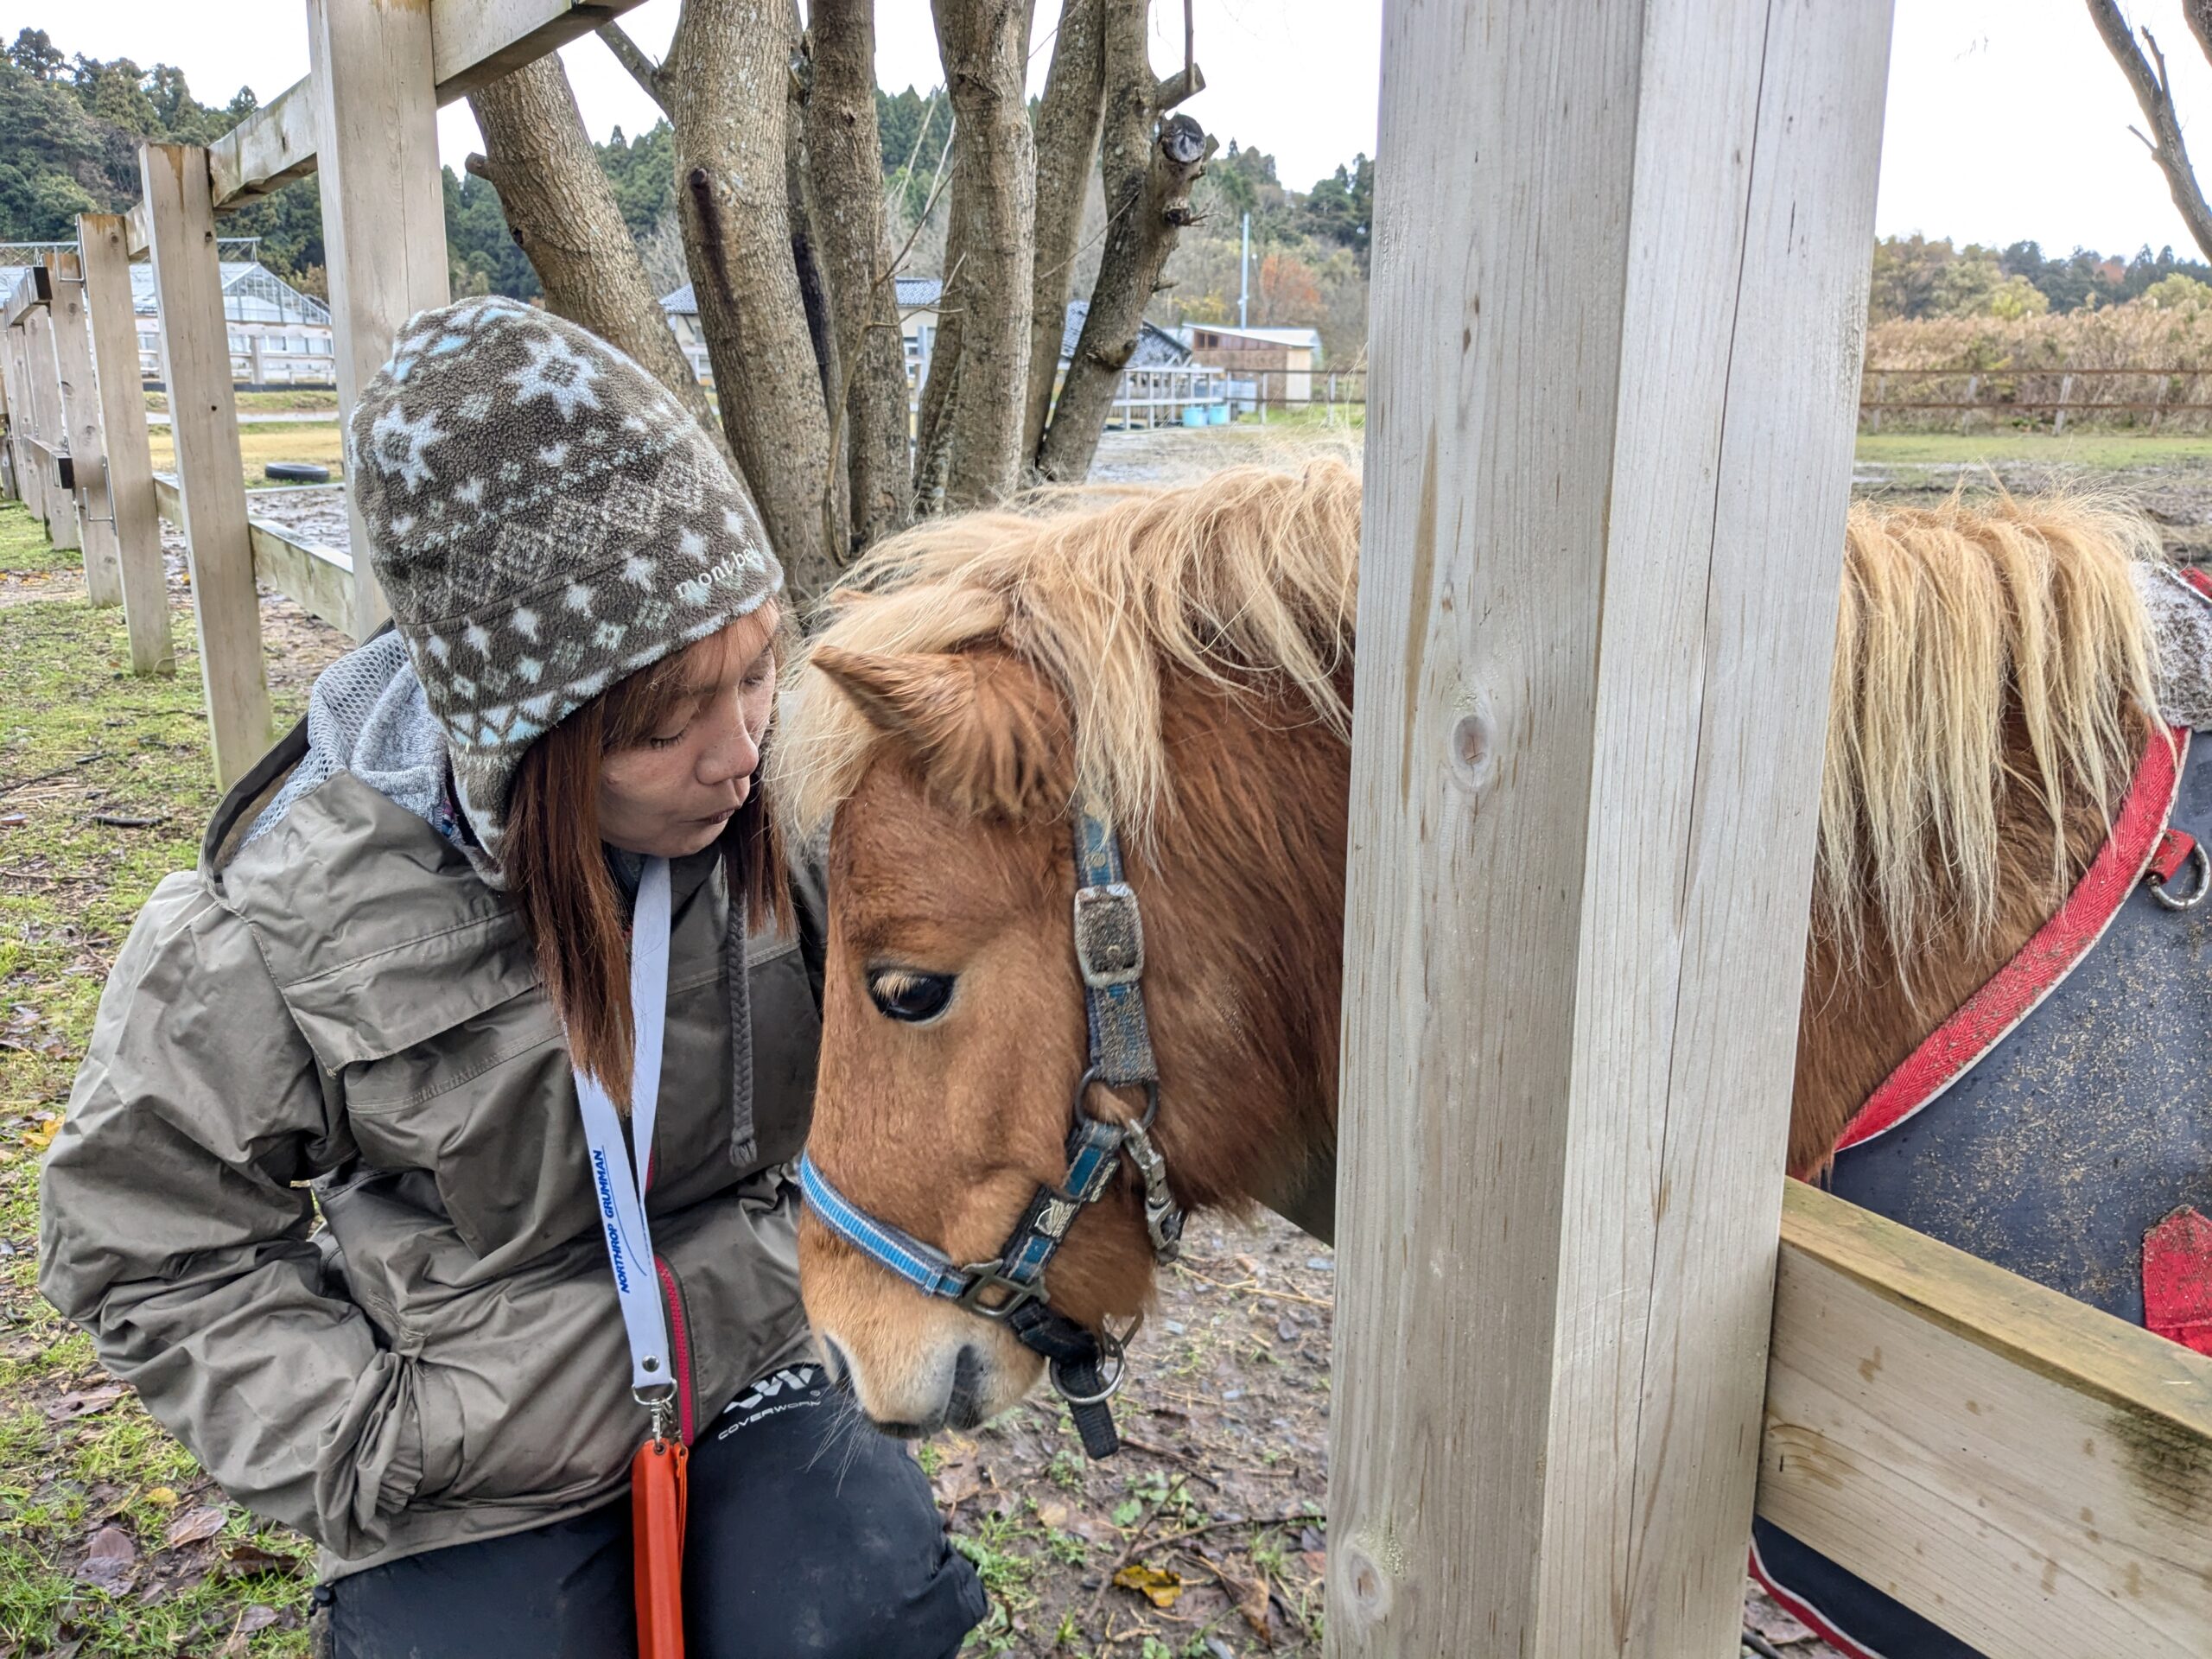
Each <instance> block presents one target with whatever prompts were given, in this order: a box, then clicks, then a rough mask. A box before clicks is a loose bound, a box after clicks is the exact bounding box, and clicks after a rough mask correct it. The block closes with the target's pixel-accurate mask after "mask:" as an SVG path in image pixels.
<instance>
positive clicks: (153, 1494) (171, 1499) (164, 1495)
mask: <svg viewBox="0 0 2212 1659" xmlns="http://www.w3.org/2000/svg"><path fill="white" fill-rule="evenodd" d="M146 1501H147V1502H148V1503H151V1504H152V1505H154V1507H155V1508H156V1509H161V1510H173V1509H175V1508H176V1492H175V1490H174V1489H173V1488H171V1487H168V1486H156V1487H152V1488H150V1489H149V1491H147V1493H146Z"/></svg>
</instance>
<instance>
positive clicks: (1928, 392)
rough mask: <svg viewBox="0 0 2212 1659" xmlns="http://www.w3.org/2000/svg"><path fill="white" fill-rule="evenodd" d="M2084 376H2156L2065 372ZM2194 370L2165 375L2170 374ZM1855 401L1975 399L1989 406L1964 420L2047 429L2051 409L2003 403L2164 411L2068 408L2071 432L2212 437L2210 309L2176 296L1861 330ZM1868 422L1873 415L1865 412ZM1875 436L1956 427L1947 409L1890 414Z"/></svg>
mask: <svg viewBox="0 0 2212 1659" xmlns="http://www.w3.org/2000/svg"><path fill="white" fill-rule="evenodd" d="M1891 369H1941V370H1943V371H1945V372H1944V373H1942V374H1941V375H1910V376H1904V377H1899V376H1895V375H1891V376H1889V377H1887V378H1885V375H1884V371H1885V370H1891ZM2082 369H2142V370H2149V371H2165V372H2148V373H2142V374H2097V375H2078V374H2077V375H2075V378H2074V380H2073V383H2072V385H2070V386H2069V385H2067V384H2066V381H2067V377H2068V376H2069V373H2072V372H2074V371H2077V370H2082ZM2177 370H2180V371H2192V370H2193V371H2197V372H2193V373H2189V372H2180V373H2177V372H2174V371H2177ZM1864 396H1866V397H1867V398H1868V399H1870V400H1872V401H1873V402H1877V403H1880V402H1888V401H1899V402H1912V401H1929V402H1954V401H1958V402H1963V401H1968V400H1980V401H1984V402H1988V403H1991V404H1994V405H1998V407H1995V408H1994V409H1993V410H1992V412H1991V413H1989V414H1979V413H1977V414H1972V415H1968V416H1967V417H1966V418H1967V421H1969V422H1971V423H1974V424H1984V423H1987V422H1989V421H1991V420H1992V419H1994V420H1996V421H1998V422H1999V423H2012V424H2019V425H2027V426H2041V427H2049V426H2050V425H2051V424H2052V411H2051V410H2049V409H2036V408H2032V407H2012V405H2026V404H2048V403H2051V402H2055V401H2057V400H2059V399H2061V398H2062V397H2063V399H2064V401H2065V402H2067V403H2068V404H2077V405H2078V404H2107V405H2112V404H2167V405H2170V406H2172V405H2179V406H2180V407H2177V408H2175V407H2170V408H2169V409H2168V410H2164V411H2163V412H2158V413H2153V412H2152V411H2150V410H2120V409H2109V410H2106V411H2105V412H2103V413H2095V412H2092V411H2089V410H2084V409H2082V408H2075V409H2072V410H2069V413H2068V415H2067V417H2066V423H2067V425H2068V427H2069V428H2072V427H2075V426H2082V425H2094V426H2097V427H2101V428H2106V429H2116V428H2133V429H2138V430H2156V431H2160V432H2202V431H2206V430H2212V304H2208V303H2206V302H2203V301H2201V300H2193V301H2185V302H2183V303H2181V304H2178V305H2172V306H2169V307H2166V308H2159V307H2158V306H2157V305H2155V304H2153V303H2152V302H2149V301H2145V300H2135V301H2132V302H2129V303H2127V304H2126V305H2116V306H2111V307H2108V308H2104V309H2101V310H2096V311H2088V310H2082V311H2069V312H2055V313H2050V314H2047V315H2043V316H2039V317H2018V318H2013V319H2009V320H2006V319H1999V318H1996V317H1922V318H1897V319H1893V320H1892V321H1887V322H1878V323H1876V324H1874V325H1873V326H1872V327H1870V328H1869V329H1868V330H1867V331H1866V386H1865V391H1864ZM1868 418H1869V420H1870V421H1871V419H1872V416H1871V414H1870V416H1869V417H1868ZM1959 424H1961V412H1960V411H1958V410H1885V412H1884V413H1883V415H1882V416H1881V427H1882V429H1884V430H1885V431H1889V430H1908V431H1928V430H1941V429H1948V428H1951V427H1955V426H1958V425H1959Z"/></svg>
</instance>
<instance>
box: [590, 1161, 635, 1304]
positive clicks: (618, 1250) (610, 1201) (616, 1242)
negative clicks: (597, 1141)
mask: <svg viewBox="0 0 2212 1659" xmlns="http://www.w3.org/2000/svg"><path fill="white" fill-rule="evenodd" d="M591 1172H592V1179H593V1181H594V1183H595V1184H596V1185H597V1186H598V1187H599V1213H600V1217H601V1220H603V1221H604V1222H605V1223H606V1225H607V1260H608V1261H610V1262H613V1264H614V1287H615V1289H617V1290H619V1291H620V1292H621V1293H622V1294H624V1295H625V1296H627V1295H628V1294H630V1264H629V1258H628V1257H626V1255H623V1253H622V1231H621V1229H620V1228H619V1227H617V1226H616V1225H615V1224H614V1183H613V1181H612V1180H611V1179H608V1176H607V1154H605V1153H603V1152H601V1150H600V1149H599V1148H598V1147H593V1148H592V1149H591Z"/></svg>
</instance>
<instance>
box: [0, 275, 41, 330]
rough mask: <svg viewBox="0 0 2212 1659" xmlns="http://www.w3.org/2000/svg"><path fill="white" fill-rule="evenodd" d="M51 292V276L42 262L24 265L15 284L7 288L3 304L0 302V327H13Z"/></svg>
mask: <svg viewBox="0 0 2212 1659" xmlns="http://www.w3.org/2000/svg"><path fill="white" fill-rule="evenodd" d="M52 292H53V278H52V277H50V276H49V275H48V271H47V269H46V266H45V265H44V264H35V265H26V266H24V267H23V273H22V276H20V277H16V285H15V286H14V287H13V288H11V289H9V290H8V297H7V300H6V302H5V303H4V304H0V328H13V327H16V325H17V324H18V323H20V322H22V320H23V319H24V318H25V317H26V316H28V315H29V314H30V313H31V312H32V311H33V310H34V309H35V308H37V307H39V306H42V305H44V304H45V303H46V302H47V299H48V296H49V295H50V294H51V293H52Z"/></svg>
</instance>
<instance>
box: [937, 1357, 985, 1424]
mask: <svg viewBox="0 0 2212 1659" xmlns="http://www.w3.org/2000/svg"><path fill="white" fill-rule="evenodd" d="M944 1415H945V1421H947V1422H949V1423H950V1424H951V1425H952V1427H955V1428H973V1427H976V1424H978V1423H980V1422H982V1421H983V1356H982V1354H981V1353H979V1352H978V1351H976V1346H975V1344H973V1343H963V1344H961V1346H960V1354H959V1357H957V1359H955V1360H954V1361H953V1363H952V1396H951V1398H950V1400H948V1401H947V1402H945V1408H944Z"/></svg>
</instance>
